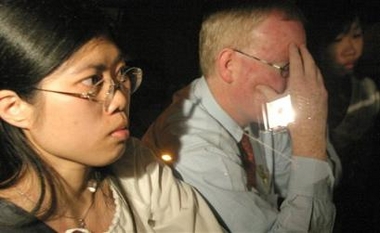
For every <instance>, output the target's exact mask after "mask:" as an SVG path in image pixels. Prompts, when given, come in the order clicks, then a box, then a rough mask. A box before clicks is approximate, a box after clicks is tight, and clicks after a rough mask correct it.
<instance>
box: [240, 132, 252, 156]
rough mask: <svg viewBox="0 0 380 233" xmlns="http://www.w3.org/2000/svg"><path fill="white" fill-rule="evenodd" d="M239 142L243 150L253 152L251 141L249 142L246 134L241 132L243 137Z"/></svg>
mask: <svg viewBox="0 0 380 233" xmlns="http://www.w3.org/2000/svg"><path fill="white" fill-rule="evenodd" d="M240 144H241V146H242V147H243V149H244V151H245V152H251V151H252V152H251V153H253V149H252V145H251V142H250V140H249V137H248V136H247V134H243V137H242V138H241V140H240Z"/></svg>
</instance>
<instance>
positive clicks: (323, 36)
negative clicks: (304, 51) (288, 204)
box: [305, 1, 380, 232]
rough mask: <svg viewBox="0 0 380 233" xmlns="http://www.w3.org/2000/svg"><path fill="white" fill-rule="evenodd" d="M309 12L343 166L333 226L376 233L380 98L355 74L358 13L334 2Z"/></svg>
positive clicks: (358, 51)
mask: <svg viewBox="0 0 380 233" xmlns="http://www.w3.org/2000/svg"><path fill="white" fill-rule="evenodd" d="M343 6H344V7H343ZM308 7H309V6H308ZM310 9H313V10H312V11H311V12H309V11H307V10H305V14H306V15H307V17H308V18H309V24H308V27H307V29H308V30H307V32H308V38H309V45H310V49H311V52H312V54H313V55H314V58H315V60H316V62H317V64H318V65H319V67H320V69H321V72H322V75H323V77H324V82H325V86H326V89H327V91H328V95H329V99H328V104H329V105H328V121H327V122H328V128H329V135H330V137H331V141H332V144H333V145H334V147H335V149H336V151H337V154H338V155H339V157H340V159H341V161H342V167H343V179H342V182H341V184H340V186H339V187H338V189H337V192H336V194H335V202H336V205H337V219H338V222H339V224H337V227H339V228H340V230H341V231H342V232H358V231H365V232H374V231H373V228H372V227H373V226H374V224H375V223H374V222H373V217H372V215H373V210H372V208H373V206H374V203H373V202H372V203H371V201H372V200H375V197H371V196H373V195H374V193H373V190H372V188H370V187H372V186H371V185H370V182H371V180H373V179H375V178H376V177H377V178H378V177H379V175H378V174H377V176H375V172H373V171H377V170H378V168H377V167H375V166H374V165H373V164H378V162H376V161H375V160H378V159H377V156H378V152H379V148H378V141H379V139H378V135H377V129H378V128H376V127H375V126H376V125H377V124H378V123H377V122H378V119H379V110H380V96H379V91H378V87H377V85H376V83H375V82H374V80H373V79H372V78H370V77H367V76H365V75H360V76H359V75H358V73H357V72H356V68H357V64H358V61H359V59H360V57H361V56H362V53H363V44H364V40H363V26H362V23H361V21H360V17H359V13H358V11H357V10H358V9H360V8H357V7H356V6H355V5H354V4H352V3H351V4H350V3H349V2H344V3H342V2H339V1H338V2H335V3H334V4H333V3H329V4H326V5H324V6H323V7H322V6H321V8H317V7H310ZM318 9H320V10H318ZM326 9H328V10H326ZM316 12H319V13H318V14H316ZM377 127H378V126H377ZM376 199H377V197H376ZM358 219H361V220H360V221H358ZM376 222H377V220H376Z"/></svg>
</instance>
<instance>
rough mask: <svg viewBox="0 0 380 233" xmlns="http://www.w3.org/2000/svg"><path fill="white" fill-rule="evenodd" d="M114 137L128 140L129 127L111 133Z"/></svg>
mask: <svg viewBox="0 0 380 233" xmlns="http://www.w3.org/2000/svg"><path fill="white" fill-rule="evenodd" d="M111 136H112V137H115V138H118V139H120V140H126V139H128V138H129V130H128V129H127V128H120V129H117V130H115V131H113V132H112V133H111Z"/></svg>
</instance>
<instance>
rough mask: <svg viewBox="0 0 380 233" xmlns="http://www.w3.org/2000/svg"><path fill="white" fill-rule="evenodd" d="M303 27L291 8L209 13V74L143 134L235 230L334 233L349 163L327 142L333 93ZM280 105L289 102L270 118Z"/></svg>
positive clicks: (204, 59) (234, 7) (278, 4)
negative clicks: (339, 188) (270, 123)
mask: <svg viewBox="0 0 380 233" xmlns="http://www.w3.org/2000/svg"><path fill="white" fill-rule="evenodd" d="M303 19H304V18H303V15H302V14H301V12H300V11H299V10H298V8H296V7H295V6H294V5H293V4H292V3H290V2H287V1H283V0H280V1H272V0H269V1H243V2H241V3H236V1H235V2H231V1H229V2H228V3H226V5H220V4H219V7H218V8H217V9H216V10H212V11H210V12H208V14H207V16H206V17H205V19H204V21H203V23H202V28H201V31H200V39H199V41H200V42H199V43H200V44H199V46H200V48H199V54H200V65H201V69H202V73H203V76H202V77H201V78H198V79H196V80H194V81H193V82H192V83H191V84H190V85H189V86H187V87H186V88H184V89H182V90H179V91H178V92H177V93H176V94H175V95H174V97H173V102H172V104H171V105H170V106H169V107H168V108H167V109H166V110H165V111H164V112H163V113H162V114H161V115H160V116H159V117H158V118H157V119H156V120H155V121H154V122H153V124H152V125H151V126H150V127H149V129H148V131H147V132H146V133H145V134H144V136H143V139H142V140H143V142H144V143H146V144H147V145H149V146H150V147H151V148H152V149H154V150H155V151H156V152H157V153H158V154H160V155H162V158H164V159H172V160H171V161H170V162H168V163H170V164H171V166H172V167H173V169H174V170H175V172H176V174H177V175H178V176H179V177H181V178H182V179H183V180H184V181H185V182H187V183H189V184H191V185H193V186H194V187H196V188H197V190H199V191H200V193H201V194H202V195H203V196H204V197H205V198H206V199H207V201H208V203H209V204H210V206H211V207H212V209H213V210H214V212H215V214H216V215H217V217H218V219H219V221H220V222H221V224H222V225H224V226H225V228H226V229H228V230H229V231H230V232H255V233H259V232H331V231H332V229H333V226H334V219H335V207H334V204H333V202H332V194H333V192H332V191H333V188H334V185H335V183H336V177H335V176H334V174H339V172H340V171H339V168H340V166H339V165H340V162H339V159H338V158H337V155H336V153H335V151H334V148H333V147H332V146H331V144H330V143H329V142H328V140H327V137H326V119H327V93H326V90H325V87H324V84H323V77H322V75H321V73H320V71H319V69H318V67H317V66H316V65H315V62H314V60H313V58H312V57H311V55H310V53H309V52H308V49H307V48H306V45H305V44H306V35H305V30H304V27H303ZM273 100H275V102H276V101H277V100H279V101H282V100H284V103H285V104H280V105H279V106H278V105H277V107H275V114H274V115H273V114H269V115H268V114H267V115H268V117H267V118H265V117H263V116H262V112H263V108H262V107H263V106H268V109H267V110H268V111H267V113H269V112H270V109H269V107H270V104H267V103H268V102H271V103H275V102H272V101H273ZM288 100H291V102H287V101H288ZM286 105H291V106H292V107H290V108H289V113H292V112H293V111H294V112H295V114H294V117H293V118H291V117H290V120H289V122H285V123H284V124H280V125H277V124H275V125H274V126H275V127H273V128H271V129H270V130H267V129H266V125H267V124H266V123H265V122H264V121H265V120H268V119H269V118H276V117H277V120H279V118H280V119H283V117H287V116H286V115H282V114H281V113H282V112H284V111H285V110H286V108H285V106H286ZM282 106H284V108H282ZM277 126H281V127H277ZM247 138H248V143H247ZM242 140H243V142H241V141H242ZM248 147H251V149H249V148H248Z"/></svg>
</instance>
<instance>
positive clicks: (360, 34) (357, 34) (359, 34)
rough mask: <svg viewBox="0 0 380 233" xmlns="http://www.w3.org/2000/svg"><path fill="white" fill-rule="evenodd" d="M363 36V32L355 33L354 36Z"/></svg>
mask: <svg viewBox="0 0 380 233" xmlns="http://www.w3.org/2000/svg"><path fill="white" fill-rule="evenodd" d="M362 36H363V34H362V33H355V34H354V36H353V37H354V38H361V37H362Z"/></svg>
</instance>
